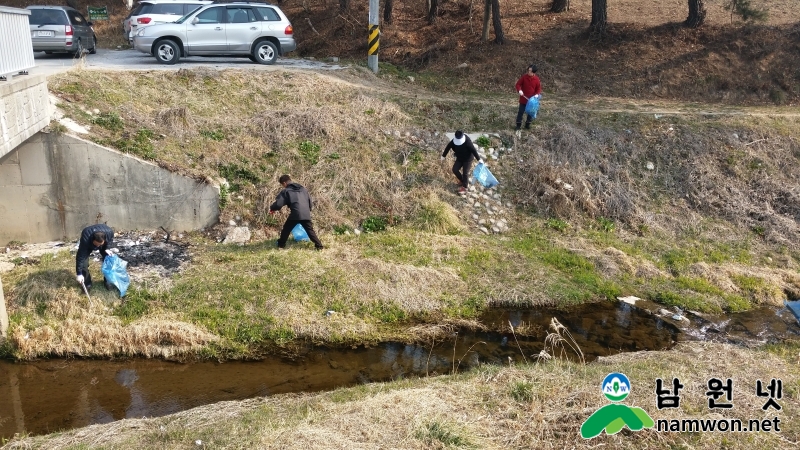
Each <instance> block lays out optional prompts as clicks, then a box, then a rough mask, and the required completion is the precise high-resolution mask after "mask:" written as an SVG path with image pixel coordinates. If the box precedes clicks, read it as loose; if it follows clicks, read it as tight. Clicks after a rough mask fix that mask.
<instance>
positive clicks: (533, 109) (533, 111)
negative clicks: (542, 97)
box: [525, 97, 539, 119]
mask: <svg viewBox="0 0 800 450" xmlns="http://www.w3.org/2000/svg"><path fill="white" fill-rule="evenodd" d="M525 114H527V115H529V116H530V117H533V118H534V119H535V118H536V115H537V114H539V99H538V98H536V97H531V98H529V99H528V103H527V104H526V105H525Z"/></svg>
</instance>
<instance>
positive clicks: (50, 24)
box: [26, 6, 97, 56]
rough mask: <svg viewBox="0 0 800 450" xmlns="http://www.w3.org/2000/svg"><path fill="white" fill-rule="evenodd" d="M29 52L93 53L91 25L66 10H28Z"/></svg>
mask: <svg viewBox="0 0 800 450" xmlns="http://www.w3.org/2000/svg"><path fill="white" fill-rule="evenodd" d="M26 9H29V10H30V11H31V15H30V16H28V23H29V24H30V28H31V41H33V51H35V52H45V53H47V54H50V53H74V54H75V55H76V56H80V55H82V54H83V52H85V51H88V52H89V53H92V54H94V53H96V52H97V36H95V34H94V30H93V29H92V22H89V21H88V20H86V18H85V17H83V15H82V14H81V13H80V12H78V10H76V9H73V8H70V7H69V6H28V7H27V8H26Z"/></svg>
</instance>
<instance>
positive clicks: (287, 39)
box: [133, 2, 297, 64]
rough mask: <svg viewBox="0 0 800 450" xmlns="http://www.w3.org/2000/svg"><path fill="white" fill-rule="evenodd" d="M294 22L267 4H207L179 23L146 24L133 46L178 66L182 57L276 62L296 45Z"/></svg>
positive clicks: (279, 10)
mask: <svg viewBox="0 0 800 450" xmlns="http://www.w3.org/2000/svg"><path fill="white" fill-rule="evenodd" d="M293 33H294V30H293V29H292V24H291V22H289V19H287V18H286V15H284V14H283V11H281V9H280V8H278V7H277V6H274V5H271V4H269V3H265V2H221V3H214V4H211V5H206V6H203V7H201V8H198V9H197V10H195V11H193V12H191V13H189V14H187V15H185V16H183V17H181V18H180V19H178V20H177V21H175V22H172V23H165V24H159V25H151V26H149V27H145V28H142V29H140V30H138V31H137V32H136V34H135V35H134V36H133V46H134V48H136V50H139V51H140V52H143V53H147V54H150V55H153V56H155V57H156V59H157V60H158V62H160V63H162V64H175V63H176V62H178V60H179V59H180V58H181V57H184V56H194V55H203V56H225V55H241V56H248V57H249V58H250V59H251V60H252V61H254V62H257V63H260V64H273V63H274V62H275V60H276V59H277V58H278V55H281V56H282V55H284V54H286V53H288V52H291V51H293V50H294V49H295V48H297V44H296V43H295V41H294V35H293Z"/></svg>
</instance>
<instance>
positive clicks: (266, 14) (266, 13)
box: [256, 8, 281, 21]
mask: <svg viewBox="0 0 800 450" xmlns="http://www.w3.org/2000/svg"><path fill="white" fill-rule="evenodd" d="M256 9H257V10H258V12H260V13H261V17H263V18H264V20H275V21H278V20H281V17H280V16H279V15H278V13H277V12H275V10H274V9H272V8H256Z"/></svg>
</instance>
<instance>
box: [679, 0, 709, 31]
mask: <svg viewBox="0 0 800 450" xmlns="http://www.w3.org/2000/svg"><path fill="white" fill-rule="evenodd" d="M705 20H706V7H705V5H703V0H689V17H687V18H686V22H683V24H684V25H686V26H687V27H689V28H699V27H700V25H702V24H703V22H705Z"/></svg>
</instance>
